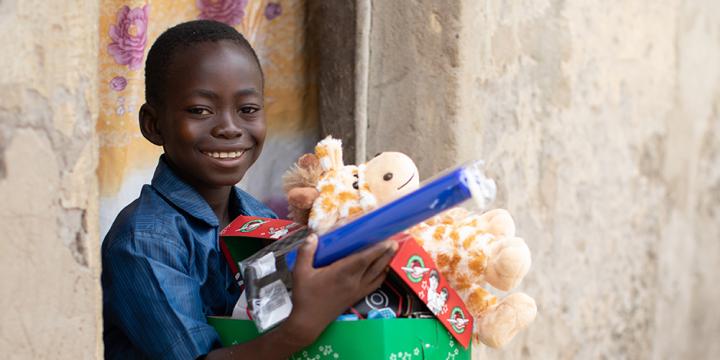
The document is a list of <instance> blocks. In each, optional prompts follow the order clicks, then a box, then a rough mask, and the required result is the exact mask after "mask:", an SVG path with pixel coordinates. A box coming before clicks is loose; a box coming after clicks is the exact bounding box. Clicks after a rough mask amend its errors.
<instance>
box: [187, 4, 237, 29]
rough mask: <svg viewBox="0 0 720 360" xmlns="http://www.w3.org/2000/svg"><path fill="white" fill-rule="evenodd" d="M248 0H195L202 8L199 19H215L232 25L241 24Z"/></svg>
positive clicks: (198, 6) (200, 8) (199, 7)
mask: <svg viewBox="0 0 720 360" xmlns="http://www.w3.org/2000/svg"><path fill="white" fill-rule="evenodd" d="M247 3H248V0H195V5H196V6H197V8H198V9H199V10H200V15H198V19H205V20H215V21H220V22H224V23H226V24H228V25H230V26H234V25H237V24H239V23H240V22H241V21H242V19H243V17H245V6H247Z"/></svg>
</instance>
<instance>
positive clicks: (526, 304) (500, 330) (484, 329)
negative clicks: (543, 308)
mask: <svg viewBox="0 0 720 360" xmlns="http://www.w3.org/2000/svg"><path fill="white" fill-rule="evenodd" d="M536 315H537V305H535V300H533V298H531V297H530V296H527V295H526V294H523V293H515V294H511V295H508V296H507V297H505V298H504V299H502V300H500V302H499V303H498V304H497V305H496V306H494V307H492V308H490V309H489V310H488V311H486V312H485V313H483V314H482V315H481V316H480V318H479V319H477V324H476V326H477V328H476V329H477V334H478V337H479V338H480V341H482V343H483V344H485V345H487V346H490V347H492V348H500V347H503V346H504V345H505V344H507V343H508V342H509V341H510V340H512V338H513V337H515V335H516V334H517V333H518V332H520V331H521V330H523V329H525V328H526V327H528V325H530V323H532V322H533V320H535V316H536Z"/></svg>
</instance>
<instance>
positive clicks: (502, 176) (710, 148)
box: [367, 0, 720, 359]
mask: <svg viewBox="0 0 720 360" xmlns="http://www.w3.org/2000/svg"><path fill="white" fill-rule="evenodd" d="M372 14H373V17H372V32H371V51H372V54H371V63H370V88H369V94H370V98H369V102H368V104H367V107H368V114H369V119H368V121H369V124H368V125H369V127H368V140H367V141H368V154H370V155H371V154H374V153H375V152H377V151H379V150H382V149H388V148H395V149H398V150H402V151H405V152H408V153H409V154H411V155H412V156H413V157H414V158H415V159H417V160H418V163H419V165H420V170H421V173H423V174H424V175H425V176H428V175H430V174H432V173H433V172H435V171H437V170H439V169H442V168H445V167H447V166H449V165H451V164H454V163H457V162H459V161H463V160H467V159H474V158H483V159H486V160H487V162H488V170H489V172H490V173H491V175H492V176H493V177H494V178H495V179H497V181H498V184H499V195H498V199H497V201H496V206H501V207H506V208H508V209H509V210H510V211H511V212H512V213H513V214H514V215H515V218H516V222H517V225H518V231H519V234H520V235H521V236H523V237H524V238H525V239H526V240H527V242H528V244H529V246H530V248H531V251H532V252H533V256H534V264H533V268H532V269H531V273H530V274H529V276H528V277H527V278H526V281H524V283H522V284H521V286H520V289H522V290H523V291H525V292H527V293H529V294H530V295H532V296H534V297H535V298H536V299H537V302H538V307H539V315H538V318H537V320H536V322H535V323H534V324H533V325H532V327H531V328H530V329H529V330H528V331H526V332H525V333H522V334H520V335H519V336H518V338H516V339H515V340H514V341H513V342H512V343H511V344H509V345H508V346H507V347H506V348H505V349H504V350H502V351H494V350H487V349H480V351H478V352H477V354H476V357H478V358H492V359H495V358H497V359H500V358H537V359H555V358H578V359H594V358H657V359H677V358H703V359H712V358H720V342H718V341H717V339H718V338H720V311H719V310H718V307H717V302H718V301H719V299H720V290H719V289H720V287H718V286H717V284H716V279H717V274H718V273H720V2H717V1H715V0H697V1H677V0H668V1H653V0H638V1H613V2H608V1H605V2H603V1H541V0H537V1H533V0H524V1H499V0H498V1H496V0H490V1H474V0H464V1H457V2H445V1H428V2H417V1H410V0H405V1H392V2H390V1H373V12H372Z"/></svg>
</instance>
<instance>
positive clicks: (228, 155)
mask: <svg viewBox="0 0 720 360" xmlns="http://www.w3.org/2000/svg"><path fill="white" fill-rule="evenodd" d="M247 150H248V149H242V150H238V151H201V152H202V153H203V154H205V155H206V156H208V157H211V158H213V159H216V160H235V159H238V158H240V157H242V156H243V155H244V154H245V152H246V151H247Z"/></svg>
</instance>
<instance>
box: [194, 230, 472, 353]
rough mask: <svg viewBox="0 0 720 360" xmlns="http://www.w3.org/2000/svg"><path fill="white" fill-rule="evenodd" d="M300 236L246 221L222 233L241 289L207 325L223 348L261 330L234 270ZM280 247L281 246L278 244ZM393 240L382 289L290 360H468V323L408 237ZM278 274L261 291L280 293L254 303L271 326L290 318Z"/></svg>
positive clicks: (303, 233) (302, 232) (428, 260)
mask: <svg viewBox="0 0 720 360" xmlns="http://www.w3.org/2000/svg"><path fill="white" fill-rule="evenodd" d="M306 234H307V230H306V228H304V227H303V226H300V225H298V224H295V223H292V222H290V221H287V220H278V219H264V218H257V217H248V216H241V217H239V218H237V219H236V220H235V221H233V222H232V223H231V224H230V225H229V226H228V227H227V228H225V229H224V230H223V231H222V232H221V242H220V243H221V248H222V251H223V253H224V254H225V256H226V258H227V259H228V263H229V265H230V268H231V269H232V270H233V272H234V273H235V274H236V279H237V280H238V284H239V285H240V286H241V288H242V289H243V294H242V295H241V299H240V301H239V302H238V305H237V306H236V309H235V311H234V312H233V316H232V317H210V318H208V323H209V324H210V325H212V326H213V327H214V328H215V329H216V331H217V332H218V334H219V335H220V339H221V341H222V343H223V345H224V346H231V345H234V344H239V343H243V342H246V341H249V340H252V339H253V338H255V337H257V336H259V335H260V334H261V333H262V331H260V330H259V329H262V330H266V329H263V328H262V327H261V326H258V324H257V319H254V318H253V313H252V311H251V310H250V309H249V308H248V306H247V304H248V302H247V298H248V294H246V293H245V291H247V285H248V284H247V283H245V282H244V281H243V279H242V276H241V275H240V273H241V271H240V270H241V269H242V268H243V267H247V264H244V262H246V261H247V259H248V257H250V258H252V257H253V256H249V255H252V254H253V252H255V253H254V254H255V255H258V250H260V249H265V248H274V249H275V250H276V251H275V252H277V250H278V249H282V248H283V247H281V246H279V245H280V244H282V243H286V244H287V243H293V244H298V243H300V242H301V241H302V239H304V238H305V236H306ZM278 239H281V241H279V242H276V241H275V240H278ZM393 239H394V240H396V241H398V242H400V247H399V249H398V251H397V253H396V255H395V257H394V258H393V260H392V261H391V263H390V270H391V272H390V273H389V276H388V279H387V280H386V282H385V283H384V284H383V285H382V286H381V287H380V288H379V289H377V290H376V291H374V292H372V293H371V294H369V295H368V296H366V297H365V298H364V299H362V300H360V301H359V302H358V303H357V304H355V305H354V306H352V307H351V308H350V309H348V311H346V313H345V314H344V315H341V316H340V317H339V318H338V321H335V322H334V323H332V324H330V326H328V328H327V329H326V330H325V332H323V334H322V335H321V336H320V337H319V338H318V339H317V340H316V341H315V343H313V344H312V345H310V346H309V347H307V348H306V349H303V350H302V351H299V352H298V353H296V354H294V355H293V357H292V358H293V359H435V358H443V359H445V358H451V359H470V346H471V344H470V343H471V341H470V339H471V333H472V324H473V319H472V317H471V316H470V315H469V312H468V311H467V309H466V308H465V305H464V304H463V303H462V301H461V300H460V298H459V297H458V295H457V294H456V293H455V291H454V290H453V289H452V288H451V287H450V286H449V285H448V284H447V282H446V281H445V279H444V278H443V277H442V275H440V274H439V272H438V271H437V270H436V267H435V264H434V263H433V261H432V259H431V258H430V256H429V255H428V254H427V253H426V252H425V251H424V250H423V249H422V247H421V246H420V245H418V244H417V242H415V241H414V240H413V239H412V237H411V236H409V235H406V234H403V235H397V236H394V237H393ZM291 247H292V246H291ZM281 252H282V250H281ZM260 253H262V251H260ZM285 253H287V251H285ZM265 265H266V268H265V269H264V270H261V271H260V272H266V273H267V272H272V271H273V269H272V268H271V267H272V266H271V265H268V264H265ZM268 267H270V268H268ZM277 273H280V272H277V271H276V275H277V276H278V277H277V278H275V279H274V280H273V279H269V280H267V279H263V280H265V283H264V285H265V286H262V287H261V288H262V289H268V288H272V287H268V286H266V285H268V284H269V283H273V282H277V284H282V286H280V285H277V286H275V287H274V288H275V290H273V291H274V293H273V291H270V292H268V291H265V292H264V293H263V294H262V295H263V296H259V297H257V298H259V299H268V301H269V302H268V303H267V304H265V305H264V308H265V309H266V312H265V313H267V312H268V309H270V310H272V311H270V312H274V313H275V315H274V316H273V319H272V320H271V321H272V322H274V324H273V326H274V325H277V324H278V323H280V322H281V321H282V320H283V319H284V318H285V317H287V316H288V315H289V313H290V311H291V310H292V304H291V302H290V301H289V293H290V291H291V290H292V284H291V278H290V279H287V277H288V276H287V273H285V276H283V275H282V274H277ZM286 282H287V284H288V285H286ZM256 285H257V284H256ZM282 291H287V292H286V293H285V294H282V295H287V296H279V295H278V293H279V292H282ZM256 300H257V299H256ZM251 301H252V300H251ZM278 319H280V320H278ZM348 320H350V321H348ZM266 321H267V319H266Z"/></svg>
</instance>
